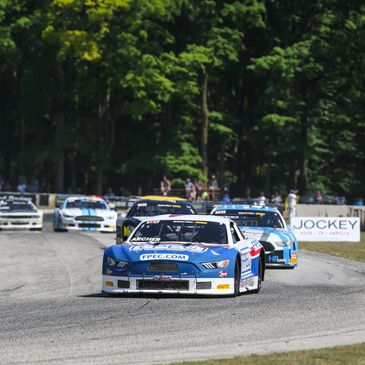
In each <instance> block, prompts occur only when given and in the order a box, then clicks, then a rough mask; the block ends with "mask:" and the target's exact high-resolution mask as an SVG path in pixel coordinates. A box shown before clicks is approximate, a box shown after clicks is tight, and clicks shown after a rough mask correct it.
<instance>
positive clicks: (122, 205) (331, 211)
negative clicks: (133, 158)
mask: <svg viewBox="0 0 365 365" xmlns="http://www.w3.org/2000/svg"><path fill="white" fill-rule="evenodd" d="M174 193H177V192H176V191H175V192H174ZM157 195H158V194H157ZM170 195H173V194H170ZM0 196H6V197H9V196H14V197H21V198H27V199H30V200H31V201H32V202H33V203H34V204H35V205H37V206H40V207H48V208H55V207H56V206H59V205H60V204H61V203H62V202H63V200H65V199H66V198H67V197H69V196H87V195H83V194H49V193H18V192H0ZM173 196H179V195H173ZM180 196H181V195H180ZM163 197H164V196H163V195H161V199H163ZM104 198H106V199H107V200H108V201H109V202H111V203H112V204H113V205H114V207H115V208H116V209H117V210H124V211H125V210H127V209H129V208H130V207H132V205H133V204H134V203H135V202H136V201H138V200H139V199H140V198H141V197H139V196H128V197H126V196H104ZM218 203H219V204H224V203H222V202H212V201H194V202H192V205H193V206H194V208H195V209H196V210H197V212H198V213H200V214H209V213H210V211H211V210H212V208H213V206H214V204H218ZM254 203H255V199H250V200H247V199H244V200H238V199H235V200H232V201H230V202H229V203H228V204H254ZM268 206H276V207H277V208H278V209H279V211H281V212H282V213H283V214H284V215H286V212H285V210H284V205H283V204H279V205H275V204H270V203H269V204H268ZM297 216H301V217H308V216H310V217H359V218H360V224H361V230H362V231H364V230H365V206H357V205H328V204H326V205H320V204H298V205H297Z"/></svg>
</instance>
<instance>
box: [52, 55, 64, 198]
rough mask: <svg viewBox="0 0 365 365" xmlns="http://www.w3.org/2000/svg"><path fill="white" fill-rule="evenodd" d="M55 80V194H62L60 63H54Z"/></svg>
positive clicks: (61, 76) (62, 113)
mask: <svg viewBox="0 0 365 365" xmlns="http://www.w3.org/2000/svg"><path fill="white" fill-rule="evenodd" d="M56 80H57V84H58V89H59V95H58V100H57V105H56V112H55V115H54V120H55V123H56V140H55V146H56V177H55V192H57V193H63V192H64V181H65V148H64V141H63V134H64V130H65V100H64V98H65V73H64V70H63V66H62V64H61V63H60V62H57V63H56Z"/></svg>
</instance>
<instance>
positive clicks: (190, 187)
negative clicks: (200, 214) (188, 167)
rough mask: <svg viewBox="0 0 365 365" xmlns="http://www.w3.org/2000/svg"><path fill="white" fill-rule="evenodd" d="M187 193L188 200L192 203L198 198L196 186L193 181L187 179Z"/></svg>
mask: <svg viewBox="0 0 365 365" xmlns="http://www.w3.org/2000/svg"><path fill="white" fill-rule="evenodd" d="M185 193H186V199H188V200H190V201H192V200H195V198H196V189H195V185H194V184H193V182H192V181H191V179H186V182H185Z"/></svg>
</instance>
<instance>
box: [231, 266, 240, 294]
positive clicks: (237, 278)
mask: <svg viewBox="0 0 365 365" xmlns="http://www.w3.org/2000/svg"><path fill="white" fill-rule="evenodd" d="M240 281H241V269H240V266H239V263H238V261H236V265H235V267H234V293H233V295H232V296H233V297H237V296H238V295H239V294H240V284H241V283H240Z"/></svg>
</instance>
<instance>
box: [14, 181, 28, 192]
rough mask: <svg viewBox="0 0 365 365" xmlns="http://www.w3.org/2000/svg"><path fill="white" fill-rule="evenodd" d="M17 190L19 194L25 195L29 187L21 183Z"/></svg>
mask: <svg viewBox="0 0 365 365" xmlns="http://www.w3.org/2000/svg"><path fill="white" fill-rule="evenodd" d="M16 190H17V191H18V192H19V193H25V191H26V190H27V185H25V183H24V182H22V183H19V184H18V186H17V188H16Z"/></svg>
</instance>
